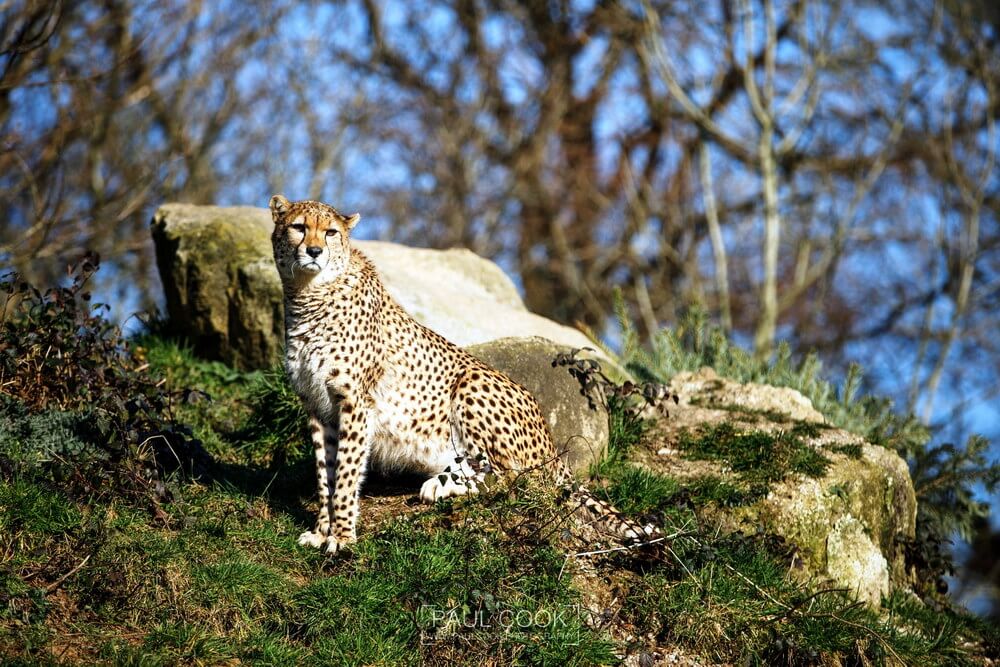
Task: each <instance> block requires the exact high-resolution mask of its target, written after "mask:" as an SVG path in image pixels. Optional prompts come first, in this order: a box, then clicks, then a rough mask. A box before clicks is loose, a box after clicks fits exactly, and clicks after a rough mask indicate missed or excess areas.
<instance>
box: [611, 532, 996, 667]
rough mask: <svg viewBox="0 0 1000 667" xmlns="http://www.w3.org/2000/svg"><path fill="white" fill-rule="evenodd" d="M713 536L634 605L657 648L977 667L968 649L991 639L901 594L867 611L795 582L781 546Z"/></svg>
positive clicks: (725, 657) (734, 656) (699, 540)
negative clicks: (967, 644)
mask: <svg viewBox="0 0 1000 667" xmlns="http://www.w3.org/2000/svg"><path fill="white" fill-rule="evenodd" d="M706 528H708V527H707V526H704V527H702V528H701V529H700V530H697V531H694V532H693V533H691V532H689V533H688V534H686V535H684V536H682V537H679V538H677V539H676V540H675V541H674V542H673V543H672V545H671V549H670V553H669V556H670V559H669V560H668V561H667V562H665V563H663V564H662V565H659V566H657V567H655V568H654V569H653V570H652V571H650V572H648V573H647V574H646V575H645V576H644V577H643V578H642V579H641V580H640V582H639V583H638V584H637V585H636V586H635V587H634V588H633V589H632V590H631V591H630V594H629V595H628V596H627V598H626V599H627V605H626V608H625V613H626V614H627V615H628V617H629V620H630V621H632V622H634V623H635V624H636V625H637V626H638V628H639V629H640V630H641V631H644V632H649V633H652V634H653V635H655V636H656V637H657V639H658V641H660V642H663V643H665V644H668V645H669V644H680V645H682V646H685V647H688V648H689V649H693V650H695V651H697V653H698V654H700V655H702V656H705V657H707V658H708V659H709V660H713V661H720V662H728V663H731V664H744V665H776V664H790V665H812V664H886V663H887V662H891V663H892V664H908V665H918V664H919V665H942V666H944V665H971V664H976V663H975V661H974V659H973V658H972V657H971V656H970V654H969V652H968V651H967V650H965V649H963V648H962V643H963V641H965V639H966V638H967V637H970V636H981V635H982V633H983V630H982V629H981V628H980V627H979V626H978V623H977V622H976V621H975V620H974V619H971V618H970V617H968V616H966V615H959V614H954V613H952V612H935V611H931V610H930V609H929V608H928V607H926V606H925V605H923V604H922V603H920V602H918V601H916V600H914V599H910V598H904V597H903V596H896V597H894V598H893V599H892V600H890V601H889V602H888V604H887V608H886V610H885V611H884V612H878V611H873V610H869V609H867V608H865V607H863V606H861V605H859V604H857V603H854V602H853V601H852V600H851V599H850V598H849V597H848V596H847V595H845V594H844V593H843V592H842V591H837V590H832V589H820V590H816V589H814V588H809V587H807V586H805V585H803V584H800V583H795V582H794V581H793V580H791V579H789V577H788V574H787V573H788V559H787V554H786V553H785V552H784V550H783V548H782V545H781V544H780V543H773V542H771V543H769V542H768V541H767V540H764V539H761V538H759V537H752V538H751V537H745V536H742V535H728V536H713V534H712V533H711V532H710V531H709V530H706Z"/></svg>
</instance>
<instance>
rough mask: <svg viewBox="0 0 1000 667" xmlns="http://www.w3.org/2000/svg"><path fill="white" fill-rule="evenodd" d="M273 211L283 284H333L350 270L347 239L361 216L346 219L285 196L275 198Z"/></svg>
mask: <svg viewBox="0 0 1000 667" xmlns="http://www.w3.org/2000/svg"><path fill="white" fill-rule="evenodd" d="M270 208H271V216H272V217H273V218H274V231H273V232H272V233H271V244H272V245H273V246H274V262H275V264H277V266H278V273H279V274H281V279H282V280H283V281H285V282H292V283H300V282H303V281H305V282H309V281H313V280H322V281H324V282H326V281H331V280H334V279H336V278H337V276H339V275H340V274H341V273H342V272H343V271H344V269H346V268H347V263H348V262H349V261H350V256H351V248H350V244H349V242H348V238H347V237H348V235H349V234H350V233H351V230H352V229H354V226H355V225H356V224H358V220H360V219H361V214H359V213H355V214H354V215H350V216H345V215H342V214H341V213H340V212H338V211H337V209H335V208H333V207H332V206H328V205H326V204H322V203H320V202H317V201H296V202H291V201H288V200H287V199H285V198H284V197H283V196H281V195H274V196H273V197H271V203H270Z"/></svg>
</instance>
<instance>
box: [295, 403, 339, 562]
mask: <svg viewBox="0 0 1000 667" xmlns="http://www.w3.org/2000/svg"><path fill="white" fill-rule="evenodd" d="M338 428H339V427H338V425H337V421H336V420H335V421H334V422H333V423H331V424H324V423H323V421H322V420H321V419H320V418H319V417H317V416H316V415H310V416H309V432H310V434H311V435H312V443H313V451H314V453H315V455H316V482H317V485H318V486H319V517H318V518H317V520H316V530H307V531H306V532H304V533H302V534H301V535H299V544H301V545H303V546H310V547H322V546H323V544H324V543H325V542H326V540H327V538H328V537H329V535H330V516H331V514H332V512H331V509H332V508H331V504H330V496H331V491H332V489H333V484H332V481H333V479H334V475H335V474H336V460H337V431H338Z"/></svg>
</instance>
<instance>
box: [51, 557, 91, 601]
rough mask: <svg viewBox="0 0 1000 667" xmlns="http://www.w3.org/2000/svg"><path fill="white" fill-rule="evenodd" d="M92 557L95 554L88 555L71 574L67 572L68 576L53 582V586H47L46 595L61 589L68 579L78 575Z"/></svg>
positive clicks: (65, 575)
mask: <svg viewBox="0 0 1000 667" xmlns="http://www.w3.org/2000/svg"><path fill="white" fill-rule="evenodd" d="M91 556H93V554H87V556H86V557H85V558H84V559H83V560H81V561H80V562H79V564H77V566H76V567H74V568H73V569H72V570H70V571H69V572H67V573H66V574H64V575H63V576H61V577H59V578H58V579H56V580H55V581H53V582H52V583H51V584H49V585H48V586H46V587H45V594H46V595H48V594H49V593H51V592H53V591H54V590H56V589H57V588H59V587H60V586H61V585H62V583H63V582H64V581H66V580H67V579H69V578H70V577H72V576H73V575H74V574H76V573H77V572H79V571H80V568H81V567H83V566H84V565H86V564H87V561H89V560H90V557H91Z"/></svg>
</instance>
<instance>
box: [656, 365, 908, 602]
mask: <svg viewBox="0 0 1000 667" xmlns="http://www.w3.org/2000/svg"><path fill="white" fill-rule="evenodd" d="M670 387H671V389H673V390H674V391H676V392H677V393H678V395H679V397H680V405H679V406H678V407H677V408H676V409H673V410H671V417H670V419H669V420H666V421H663V422H661V423H660V424H659V426H658V431H659V433H658V438H657V441H658V444H659V445H663V444H669V446H665V447H664V446H659V447H658V453H657V455H656V456H647V457H646V460H645V461H644V463H646V464H647V465H649V467H651V468H653V469H654V470H657V471H658V472H662V473H666V474H668V475H669V476H671V477H674V478H678V479H682V480H684V479H688V480H691V481H692V484H693V483H695V480H704V479H706V478H713V479H718V480H720V481H721V482H724V483H725V484H727V485H728V486H732V487H733V488H735V489H739V490H740V493H738V494H737V496H738V497H737V498H736V499H735V500H734V502H731V503H728V504H725V506H722V505H720V506H716V507H709V508H707V509H708V511H710V512H712V513H713V515H714V516H716V518H718V519H719V520H720V523H722V525H724V526H727V527H728V528H729V529H730V530H738V531H741V532H744V533H751V534H753V533H763V534H768V535H777V536H780V537H782V538H783V539H784V540H785V541H786V542H788V543H789V544H790V545H791V546H792V547H793V548H794V551H795V552H796V556H797V557H796V559H795V562H796V563H797V565H798V566H799V567H798V570H799V571H800V573H801V574H803V575H804V576H806V577H813V578H815V577H819V578H820V579H826V580H828V581H829V582H831V583H832V584H833V585H835V586H838V587H843V588H846V589H848V590H850V591H851V592H852V594H854V595H855V596H856V597H857V598H858V599H859V600H863V601H864V602H866V603H867V604H869V605H872V606H877V605H878V604H879V603H880V601H881V599H882V598H883V597H884V596H886V595H888V594H889V593H890V592H891V591H892V590H893V589H895V588H897V587H902V588H905V587H907V586H908V585H909V583H910V581H909V579H908V572H907V568H906V563H905V557H904V548H905V545H906V544H907V543H908V542H909V541H911V540H912V539H913V538H914V534H915V528H916V510H917V503H916V494H915V493H914V489H913V483H912V480H911V479H910V475H909V469H908V467H907V465H906V462H905V461H904V460H903V459H902V458H900V457H899V455H897V454H896V453H895V452H893V451H890V450H888V449H885V448H883V447H879V446H876V445H872V444H870V443H867V442H865V440H864V439H863V438H861V437H860V436H857V435H854V434H851V433H848V432H846V431H842V430H840V429H835V428H832V427H830V426H829V425H827V424H825V423H824V422H823V420H822V415H820V414H819V413H817V412H816V411H815V410H814V409H813V407H812V405H811V404H810V402H809V401H808V399H806V398H805V397H804V396H802V395H801V394H799V393H798V392H795V391H794V390H791V389H778V388H775V387H769V386H766V385H758V384H754V383H746V384H740V383H737V382H733V381H731V380H728V379H725V378H721V377H719V376H717V375H716V374H715V373H714V372H712V371H711V369H702V370H701V371H699V372H697V373H680V374H678V375H677V376H676V377H675V378H673V380H672V381H671V383H670ZM787 394H793V395H792V396H790V397H789V396H787ZM783 397H784V398H785V399H788V400H783ZM793 415H794V416H793ZM693 434H698V435H697V436H696V435H693ZM706 434H707V435H706ZM725 438H729V439H731V441H732V442H730V443H726V442H722V441H721V439H725ZM738 446H745V447H749V448H752V449H754V450H756V451H753V452H746V451H738V450H736V449H734V447H738Z"/></svg>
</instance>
